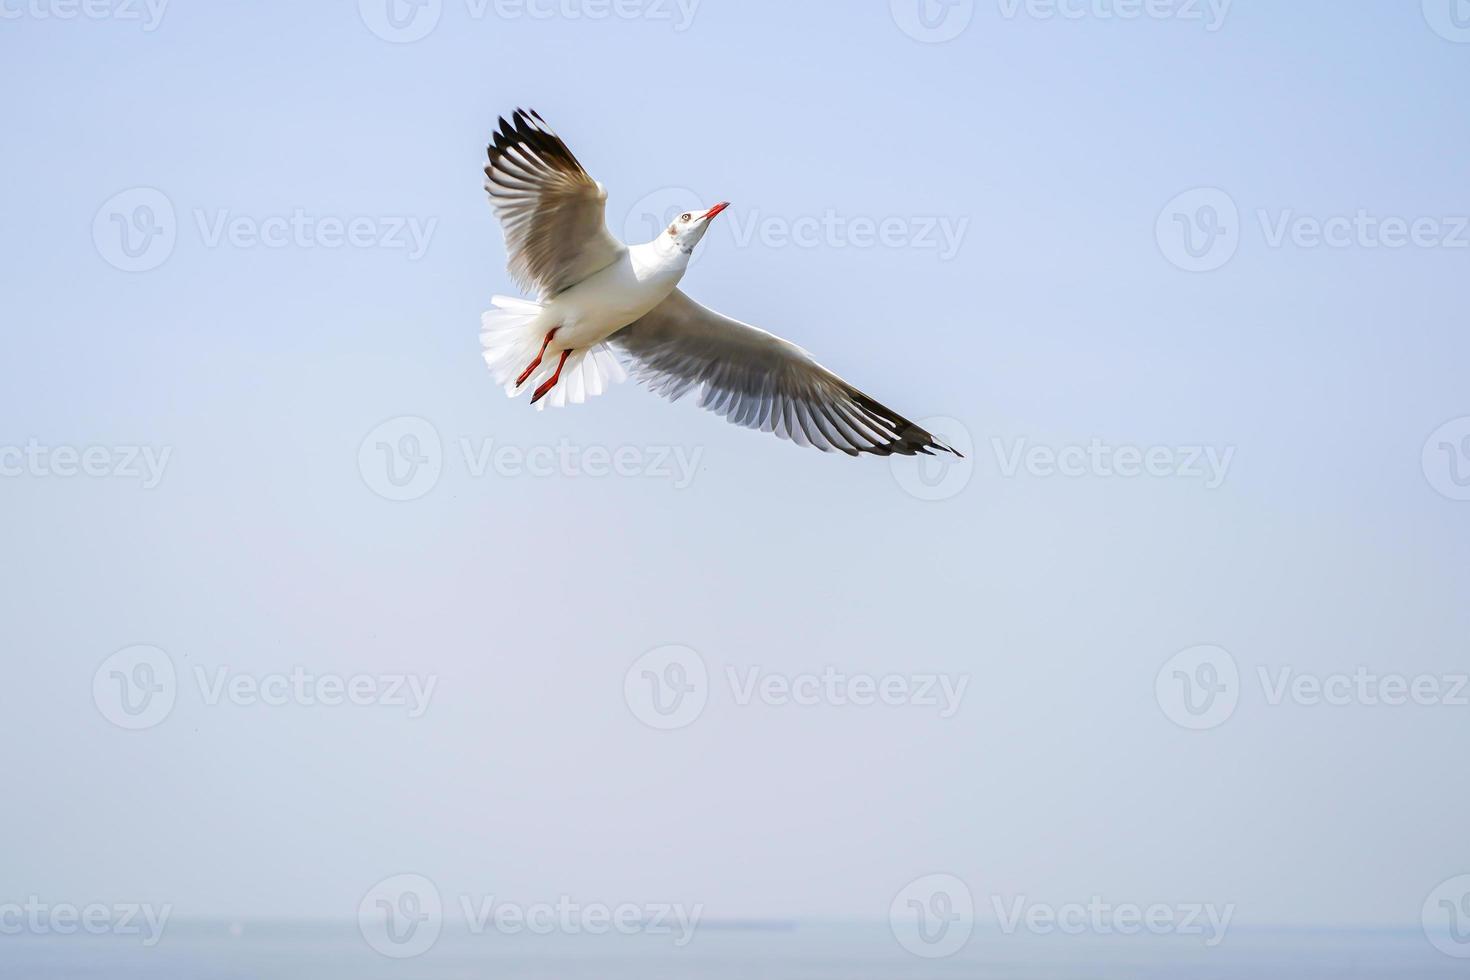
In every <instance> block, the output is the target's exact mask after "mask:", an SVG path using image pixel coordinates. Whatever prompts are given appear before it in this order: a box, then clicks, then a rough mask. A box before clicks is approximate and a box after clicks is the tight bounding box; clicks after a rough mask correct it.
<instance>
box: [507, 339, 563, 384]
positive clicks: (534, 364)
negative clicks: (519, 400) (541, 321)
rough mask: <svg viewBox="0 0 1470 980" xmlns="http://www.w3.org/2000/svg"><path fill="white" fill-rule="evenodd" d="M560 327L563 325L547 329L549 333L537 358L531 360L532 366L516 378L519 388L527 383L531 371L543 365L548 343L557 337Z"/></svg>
mask: <svg viewBox="0 0 1470 980" xmlns="http://www.w3.org/2000/svg"><path fill="white" fill-rule="evenodd" d="M560 329H561V327H552V328H551V329H550V330H549V331H547V333H546V339H545V340H543V341H541V351H540V352H539V353H538V354H537V355H536V359H535V360H534V361H532V362H531V366H530V367H528V368H526V369H525V370H524V371H522V372H521V376H520V377H519V378H516V387H517V388H519V387H520V386H521V385H523V384H525V383H526V379H527V378H529V377H530V376H531V372H533V371H535V370H536V369H537V368H538V367H540V366H541V358H543V357H545V356H546V348H547V346H548V345H550V343H551V338H552V337H555V336H556V332H557V331H558V330H560Z"/></svg>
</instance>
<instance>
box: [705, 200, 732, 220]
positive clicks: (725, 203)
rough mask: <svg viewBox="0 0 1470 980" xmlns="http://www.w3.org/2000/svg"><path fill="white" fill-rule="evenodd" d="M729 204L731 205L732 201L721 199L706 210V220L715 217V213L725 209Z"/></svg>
mask: <svg viewBox="0 0 1470 980" xmlns="http://www.w3.org/2000/svg"><path fill="white" fill-rule="evenodd" d="M729 206H730V202H729V201H721V202H720V203H719V204H716V205H715V206H714V207H712V208H710V209H709V210H708V211H706V212H705V213H704V220H705V221H708V220H709V219H711V218H713V217H714V216H715V215H717V214H719V213H720V212H721V211H723V210H725V209H726V208H728V207H729Z"/></svg>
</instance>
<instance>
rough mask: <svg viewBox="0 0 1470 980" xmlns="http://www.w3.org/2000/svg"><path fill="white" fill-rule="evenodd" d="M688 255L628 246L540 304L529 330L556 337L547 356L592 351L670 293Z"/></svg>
mask: <svg viewBox="0 0 1470 980" xmlns="http://www.w3.org/2000/svg"><path fill="white" fill-rule="evenodd" d="M688 268H689V253H688V252H684V251H682V250H680V249H677V248H672V249H671V248H665V247H661V246H660V243H659V242H658V241H652V242H648V243H646V244H643V245H634V246H631V247H630V248H627V249H625V250H624V251H623V253H622V255H621V256H619V258H618V259H617V261H615V262H613V264H612V265H609V266H607V267H606V268H604V269H602V270H601V271H599V272H594V273H593V274H592V275H591V276H588V277H587V278H586V279H583V280H582V281H581V282H579V283H577V284H576V285H575V286H572V287H570V288H568V289H567V290H566V291H564V292H560V293H557V294H556V295H555V296H553V297H552V298H551V299H550V300H548V301H547V302H545V303H543V304H542V306H541V313H540V314H539V315H538V316H537V318H536V321H535V329H537V330H540V331H541V332H542V334H543V335H544V334H545V333H546V332H548V331H550V330H551V329H552V328H553V327H554V328H556V335H555V336H554V337H552V338H551V343H550V344H549V345H548V346H547V348H546V353H547V354H556V353H560V352H561V351H564V350H573V351H575V350H580V349H581V348H584V347H595V346H597V345H598V344H600V343H602V342H603V341H605V340H607V339H608V338H609V337H611V336H612V335H613V334H615V333H617V332H618V331H619V330H621V329H623V328H624V327H626V326H627V325H628V324H630V323H632V322H633V321H634V320H637V319H639V318H641V317H642V316H643V315H644V314H646V313H648V312H650V311H651V310H652V309H653V308H654V307H656V306H658V305H659V304H660V303H662V302H663V301H664V300H666V299H668V298H669V294H670V293H672V292H673V291H674V287H676V286H678V285H679V280H680V279H683V278H684V271H685V270H686V269H688Z"/></svg>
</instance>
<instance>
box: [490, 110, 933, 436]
mask: <svg viewBox="0 0 1470 980" xmlns="http://www.w3.org/2000/svg"><path fill="white" fill-rule="evenodd" d="M488 153H489V157H490V159H489V162H488V163H487V164H486V165H485V190H486V192H487V193H488V194H489V195H490V203H491V205H492V206H493V207H494V208H495V213H496V215H497V216H498V217H499V218H500V223H501V225H502V226H503V227H504V230H505V246H506V251H507V252H509V254H510V273H511V275H512V276H513V277H514V278H515V280H516V281H517V283H519V284H520V285H521V286H522V287H523V288H524V289H526V290H528V291H535V292H536V293H537V294H538V295H539V300H538V301H536V302H532V301H530V300H525V299H516V298H513V297H508V296H495V297H493V298H492V299H491V304H492V306H493V307H494V308H493V309H491V310H489V311H487V312H486V313H485V315H484V316H483V318H482V320H481V324H482V328H483V329H482V332H481V334H480V340H481V342H482V343H483V344H484V347H485V362H486V363H487V364H488V365H489V366H490V370H491V372H492V373H493V374H494V376H495V380H496V381H497V382H498V383H500V384H502V385H504V386H505V389H506V393H507V394H508V395H510V396H511V397H512V398H514V397H515V396H516V395H518V394H520V393H521V392H522V391H527V390H532V391H533V394H532V395H531V402H532V404H536V403H540V404H538V405H537V407H538V408H544V407H545V405H546V404H547V403H550V404H552V405H558V406H559V405H565V404H566V403H568V402H571V403H573V404H577V403H580V402H582V401H583V400H585V399H586V398H587V397H589V396H591V395H599V394H601V393H602V392H603V391H604V390H605V389H606V388H607V386H608V384H609V383H611V382H615V381H621V380H623V379H624V378H625V377H626V374H625V373H624V370H623V362H624V361H626V362H627V363H628V365H629V366H630V367H631V369H632V372H633V375H634V376H635V377H636V378H637V379H638V380H640V381H642V382H643V383H644V384H645V385H647V386H648V387H649V388H651V389H652V390H653V391H655V392H657V393H658V394H660V395H664V396H665V397H667V398H669V399H671V400H674V399H678V398H679V397H680V396H682V395H683V394H684V393H685V392H687V391H689V390H690V389H692V388H695V387H696V386H697V387H698V388H699V404H700V406H701V407H703V408H707V409H710V410H711V411H715V412H718V413H719V414H721V415H723V416H725V418H727V419H728V420H730V421H731V422H734V423H735V424H736V425H743V426H746V427H748V428H752V429H761V430H764V431H766V432H774V433H775V434H776V435H777V436H780V437H781V438H782V439H790V440H792V441H793V442H795V443H797V444H798V445H802V446H815V447H817V448H818V449H821V450H824V451H828V452H830V451H833V450H837V451H840V452H844V453H847V454H848V455H849V456H856V455H858V454H859V453H873V454H876V455H879V456H888V455H892V454H894V453H898V454H901V455H904V456H912V455H914V454H916V453H922V454H924V455H932V454H933V452H934V450H939V451H942V452H948V453H954V454H955V455H956V456H958V455H959V453H958V452H955V450H954V449H951V448H950V447H949V446H946V445H945V444H944V443H942V442H940V441H939V440H938V439H936V438H935V437H934V436H933V435H931V434H930V433H928V432H925V431H924V430H923V429H921V428H920V427H919V426H917V425H915V424H914V423H912V422H910V421H909V420H908V419H906V418H904V417H903V416H901V415H899V414H898V413H897V412H894V411H892V410H891V409H889V408H886V407H884V406H883V405H880V404H879V403H878V402H876V401H874V400H873V399H872V398H869V397H868V396H867V395H865V394H863V393H862V392H861V391H859V390H858V389H856V388H854V387H853V386H852V385H850V384H848V383H847V382H846V381H843V380H842V379H841V378H839V377H838V376H837V375H835V374H833V373H832V372H831V371H828V370H827V369H826V368H824V367H822V366H821V365H820V364H818V363H817V362H816V361H815V360H813V359H812V356H811V355H810V354H808V353H807V352H806V351H804V350H802V349H801V348H800V347H797V346H796V345H795V344H792V343H789V342H788V341H785V340H782V339H781V338H780V337H776V336H774V335H772V334H769V333H766V332H765V331H764V330H760V329H757V328H756V327H752V326H750V325H749V324H746V323H741V322H740V321H738V320H732V319H730V318H729V317H726V316H721V315H720V314H718V313H716V312H714V311H713V310H710V309H706V308H705V307H703V306H700V305H699V304H698V303H696V302H694V300H692V299H690V298H689V297H688V296H686V295H684V293H682V292H681V291H680V290H679V289H678V288H677V287H678V285H679V280H680V279H682V278H683V277H684V270H685V269H686V268H687V267H688V265H689V257H690V256H691V255H692V254H693V253H694V248H695V246H696V245H698V244H699V241H700V239H701V238H703V237H704V233H705V232H706V231H708V230H709V226H710V222H711V221H713V220H714V219H715V216H716V215H718V214H719V213H720V212H721V211H723V210H725V208H727V207H729V206H730V205H729V202H726V201H722V202H720V203H719V204H716V205H714V206H713V207H711V208H709V209H708V210H705V211H689V212H686V213H684V214H681V215H679V216H678V217H677V218H675V219H674V220H673V222H672V223H671V224H670V225H669V227H668V228H667V229H665V230H664V231H662V232H660V233H659V236H658V237H657V238H655V239H654V240H653V241H651V242H645V243H643V244H641V245H625V244H623V243H622V242H620V241H618V240H617V239H616V238H614V237H613V236H612V235H610V234H609V233H608V230H607V225H606V221H605V219H604V215H603V205H604V203H605V202H606V201H607V191H606V190H605V189H604V188H603V186H602V185H601V184H599V183H598V182H597V181H595V180H593V179H592V178H591V177H590V176H588V174H587V171H585V170H583V169H582V165H581V164H580V163H578V162H577V158H576V157H575V156H573V155H572V151H571V150H569V149H567V145H566V144H565V143H563V142H562V141H561V139H560V137H558V136H557V135H556V134H555V133H554V132H552V131H551V128H550V127H549V126H547V125H546V122H545V120H543V119H542V118H541V116H540V115H539V114H537V113H536V112H535V111H532V110H522V109H517V110H516V111H515V112H514V113H513V114H512V116H511V121H510V122H506V121H505V119H504V118H502V119H501V120H500V129H499V131H498V132H496V133H495V137H494V140H493V142H491V144H490V146H489V148H488ZM542 399H545V401H542Z"/></svg>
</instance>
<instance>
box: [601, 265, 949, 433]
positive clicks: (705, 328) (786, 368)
mask: <svg viewBox="0 0 1470 980" xmlns="http://www.w3.org/2000/svg"><path fill="white" fill-rule="evenodd" d="M609 342H610V343H611V344H612V345H613V347H614V349H615V350H617V351H619V352H620V353H622V354H624V355H626V357H627V358H628V360H630V361H631V362H632V372H631V373H632V374H633V376H634V377H636V378H637V379H638V380H640V381H642V382H643V383H644V384H646V385H647V386H648V387H649V388H651V389H652V390H653V391H655V392H657V393H658V394H660V395H663V396H665V397H666V398H669V399H671V400H674V399H678V398H679V397H681V396H682V395H683V394H684V393H685V392H687V391H689V390H690V389H691V388H693V387H695V386H699V387H700V395H699V405H700V407H701V408H707V409H710V410H711V411H714V412H718V413H719V414H721V415H723V416H725V418H727V419H729V420H730V421H731V422H734V423H735V424H736V425H743V426H745V427H747V428H751V429H761V430H763V431H765V432H774V433H775V434H776V435H778V436H780V437H781V438H782V439H790V440H792V441H793V442H795V443H797V444H798V445H802V446H816V447H817V448H818V449H821V450H823V451H828V452H830V451H832V450H838V451H840V452H844V453H847V454H848V455H849V456H856V455H857V454H858V453H874V454H875V455H879V456H888V455H892V454H893V453H898V454H900V455H904V456H912V455H914V454H916V453H923V454H924V455H932V454H933V450H936V449H937V450H940V451H943V452H948V453H954V454H955V455H956V456H958V455H959V453H957V452H955V450H953V449H951V448H950V447H949V446H946V445H945V444H944V443H942V442H940V441H939V440H937V439H935V438H934V436H932V435H930V434H929V433H928V432H925V431H924V430H923V429H921V428H919V427H918V426H917V425H915V424H914V423H912V422H910V421H909V420H908V419H906V418H904V417H903V416H901V415H899V414H898V413H896V412H894V411H892V410H891V409H888V408H885V407H884V406H883V405H880V404H878V403H877V402H876V401H874V400H873V399H871V398H869V397H868V396H867V395H865V394H863V393H862V392H861V391H858V390H857V389H856V388H854V387H853V386H852V385H850V384H848V383H847V382H846V381H843V380H842V379H841V378H839V377H838V376H837V375H835V374H833V373H832V372H831V371H828V370H827V369H826V368H824V367H822V366H821V365H820V364H818V363H817V362H816V361H814V360H812V356H811V355H810V354H808V353H807V352H806V351H804V350H802V349H801V348H800V347H797V346H796V345H795V344H792V343H788V342H787V341H784V340H782V339H781V338H780V337H777V336H774V335H772V334H769V333H766V332H765V331H764V330H760V329H758V328H756V327H752V326H750V325H749V324H747V323H741V322H740V321H739V320H732V319H730V318H729V317H727V316H721V315H720V314H718V313H716V312H714V311H713V310H711V309H708V308H706V307H703V306H700V305H699V304H698V303H696V302H694V300H692V299H690V298H689V297H688V296H686V295H684V294H683V293H682V292H680V291H679V290H677V289H676V290H674V292H673V293H672V294H670V296H669V298H668V299H666V300H664V301H663V302H662V303H660V304H659V305H658V306H657V307H655V308H654V309H653V311H652V312H651V313H648V314H647V315H645V316H644V317H643V318H642V319H640V320H636V321H634V322H633V323H631V324H629V325H628V326H626V327H624V328H623V329H622V330H619V331H618V332H617V333H615V334H613V335H612V337H611V338H610V341H609Z"/></svg>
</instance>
